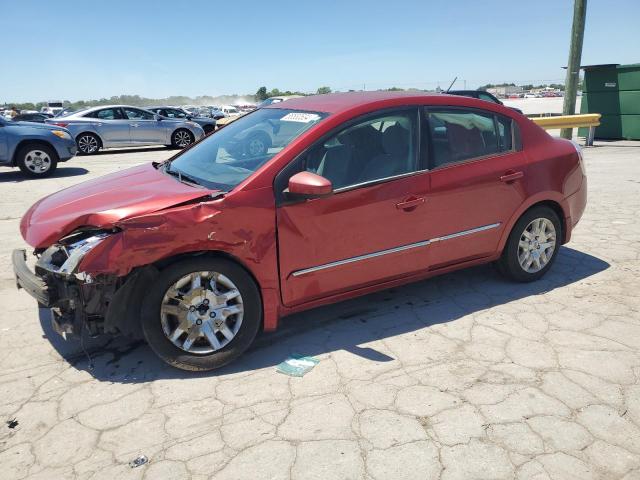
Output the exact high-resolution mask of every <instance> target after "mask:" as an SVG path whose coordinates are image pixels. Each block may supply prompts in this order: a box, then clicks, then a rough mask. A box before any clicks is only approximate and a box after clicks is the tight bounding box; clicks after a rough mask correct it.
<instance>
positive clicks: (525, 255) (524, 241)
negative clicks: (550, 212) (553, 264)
mask: <svg viewBox="0 0 640 480" xmlns="http://www.w3.org/2000/svg"><path fill="white" fill-rule="evenodd" d="M555 249H556V228H555V227H554V225H553V222H552V221H551V220H549V219H547V218H536V219H534V220H532V221H531V222H530V223H529V225H527V227H526V228H525V229H524V231H523V232H522V235H520V241H519V243H518V262H519V263H520V267H521V268H522V269H523V270H524V271H525V272H527V273H536V272H539V271H540V270H542V269H543V268H544V267H545V266H546V265H547V264H548V263H549V261H550V260H551V258H552V257H553V252H554V251H555Z"/></svg>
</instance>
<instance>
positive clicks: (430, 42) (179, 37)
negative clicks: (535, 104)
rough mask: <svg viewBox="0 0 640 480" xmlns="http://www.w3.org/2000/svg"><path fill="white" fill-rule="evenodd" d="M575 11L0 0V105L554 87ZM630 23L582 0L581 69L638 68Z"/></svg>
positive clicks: (635, 9)
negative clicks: (324, 90)
mask: <svg viewBox="0 0 640 480" xmlns="http://www.w3.org/2000/svg"><path fill="white" fill-rule="evenodd" d="M572 14H573V1H571V0H540V1H535V2H531V1H528V2H522V1H518V0H510V1H502V0H495V1H491V0H487V1H476V0H458V1H445V0H440V1H437V2H436V1H427V0H415V1H412V0H392V1H377V0H368V1H349V0H342V1H339V0H323V1H322V2H318V1H309V0H297V1H276V0H273V1H268V0H260V1H248V0H246V1H245V0H234V1H224V0H222V1H212V0H209V1H206V0H190V1H184V0H183V1H180V0H172V1H164V0H154V1H151V0H136V1H132V0H128V1H127V0H108V1H106V0H105V1H86V0H83V1H76V0H64V1H52V0H18V1H16V0H0V32H2V39H3V46H2V49H1V50H0V51H1V52H2V53H1V54H0V59H1V61H0V65H1V67H0V72H1V74H0V103H3V102H5V101H42V100H48V99H49V100H52V99H65V100H79V99H90V98H99V97H110V96H112V95H118V94H139V95H142V96H146V97H166V96H169V95H189V96H196V95H219V94H226V93H253V92H255V91H256V90H257V89H258V87H260V86H262V85H265V86H267V87H268V88H273V87H277V88H280V89H281V90H287V89H291V90H302V91H315V89H316V88H317V87H319V86H321V85H328V86H330V87H331V88H333V89H334V90H347V89H350V88H352V89H360V88H363V85H366V88H367V89H377V88H386V87H391V86H399V87H411V86H413V87H418V88H435V87H436V86H437V85H438V82H439V83H440V84H441V85H442V86H443V87H445V88H446V86H447V85H448V83H449V82H450V81H451V80H452V79H453V77H455V76H458V77H459V78H460V79H462V80H466V85H467V87H468V88H475V87H477V86H478V85H481V84H484V83H487V82H494V83H495V82H501V81H510V82H511V81H513V82H516V83H532V82H534V83H538V82H551V81H562V80H563V79H564V73H565V72H564V70H563V69H562V68H561V67H562V66H564V65H566V62H567V57H568V46H569V36H570V29H571V21H572ZM639 18H640V0H590V1H589V5H588V10H587V26H586V33H585V40H584V49H583V57H582V60H583V61H582V63H583V65H586V64H595V63H635V62H640V40H639V38H640V37H639V36H638V19H639ZM462 80H461V81H460V82H459V83H458V84H457V85H456V86H457V87H458V88H461V87H462V86H463V85H464V83H463V82H462Z"/></svg>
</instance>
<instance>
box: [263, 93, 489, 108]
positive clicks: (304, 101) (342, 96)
mask: <svg viewBox="0 0 640 480" xmlns="http://www.w3.org/2000/svg"><path fill="white" fill-rule="evenodd" d="M443 99H444V100H445V101H446V103H448V104H451V105H461V106H464V105H468V106H478V105H484V104H485V103H488V102H484V101H482V100H476V99H474V98H471V97H463V96H459V95H445V94H442V93H426V92H389V91H380V92H346V93H329V94H325V95H309V96H308V97H301V98H292V99H290V100H287V101H286V102H279V103H274V104H271V105H269V106H267V107H265V108H276V109H278V108H279V109H287V110H308V111H315V112H324V113H340V112H345V111H348V110H352V109H356V108H359V107H364V106H367V105H375V104H380V106H381V107H384V106H389V107H393V106H396V105H402V104H420V103H424V104H429V103H434V104H442V103H444V102H443ZM476 102H482V103H481V104H478V103H476Z"/></svg>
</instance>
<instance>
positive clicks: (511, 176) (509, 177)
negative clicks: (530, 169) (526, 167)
mask: <svg viewBox="0 0 640 480" xmlns="http://www.w3.org/2000/svg"><path fill="white" fill-rule="evenodd" d="M522 177H524V172H514V171H509V172H505V174H504V175H502V176H501V177H500V181H501V182H505V183H509V182H514V181H516V180H518V179H519V178H522Z"/></svg>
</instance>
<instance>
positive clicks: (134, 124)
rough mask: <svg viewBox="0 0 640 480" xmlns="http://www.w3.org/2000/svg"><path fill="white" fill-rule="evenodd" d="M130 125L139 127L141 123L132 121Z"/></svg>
mask: <svg viewBox="0 0 640 480" xmlns="http://www.w3.org/2000/svg"><path fill="white" fill-rule="evenodd" d="M129 125H131V126H132V127H139V126H140V124H138V123H130V124H129Z"/></svg>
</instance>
